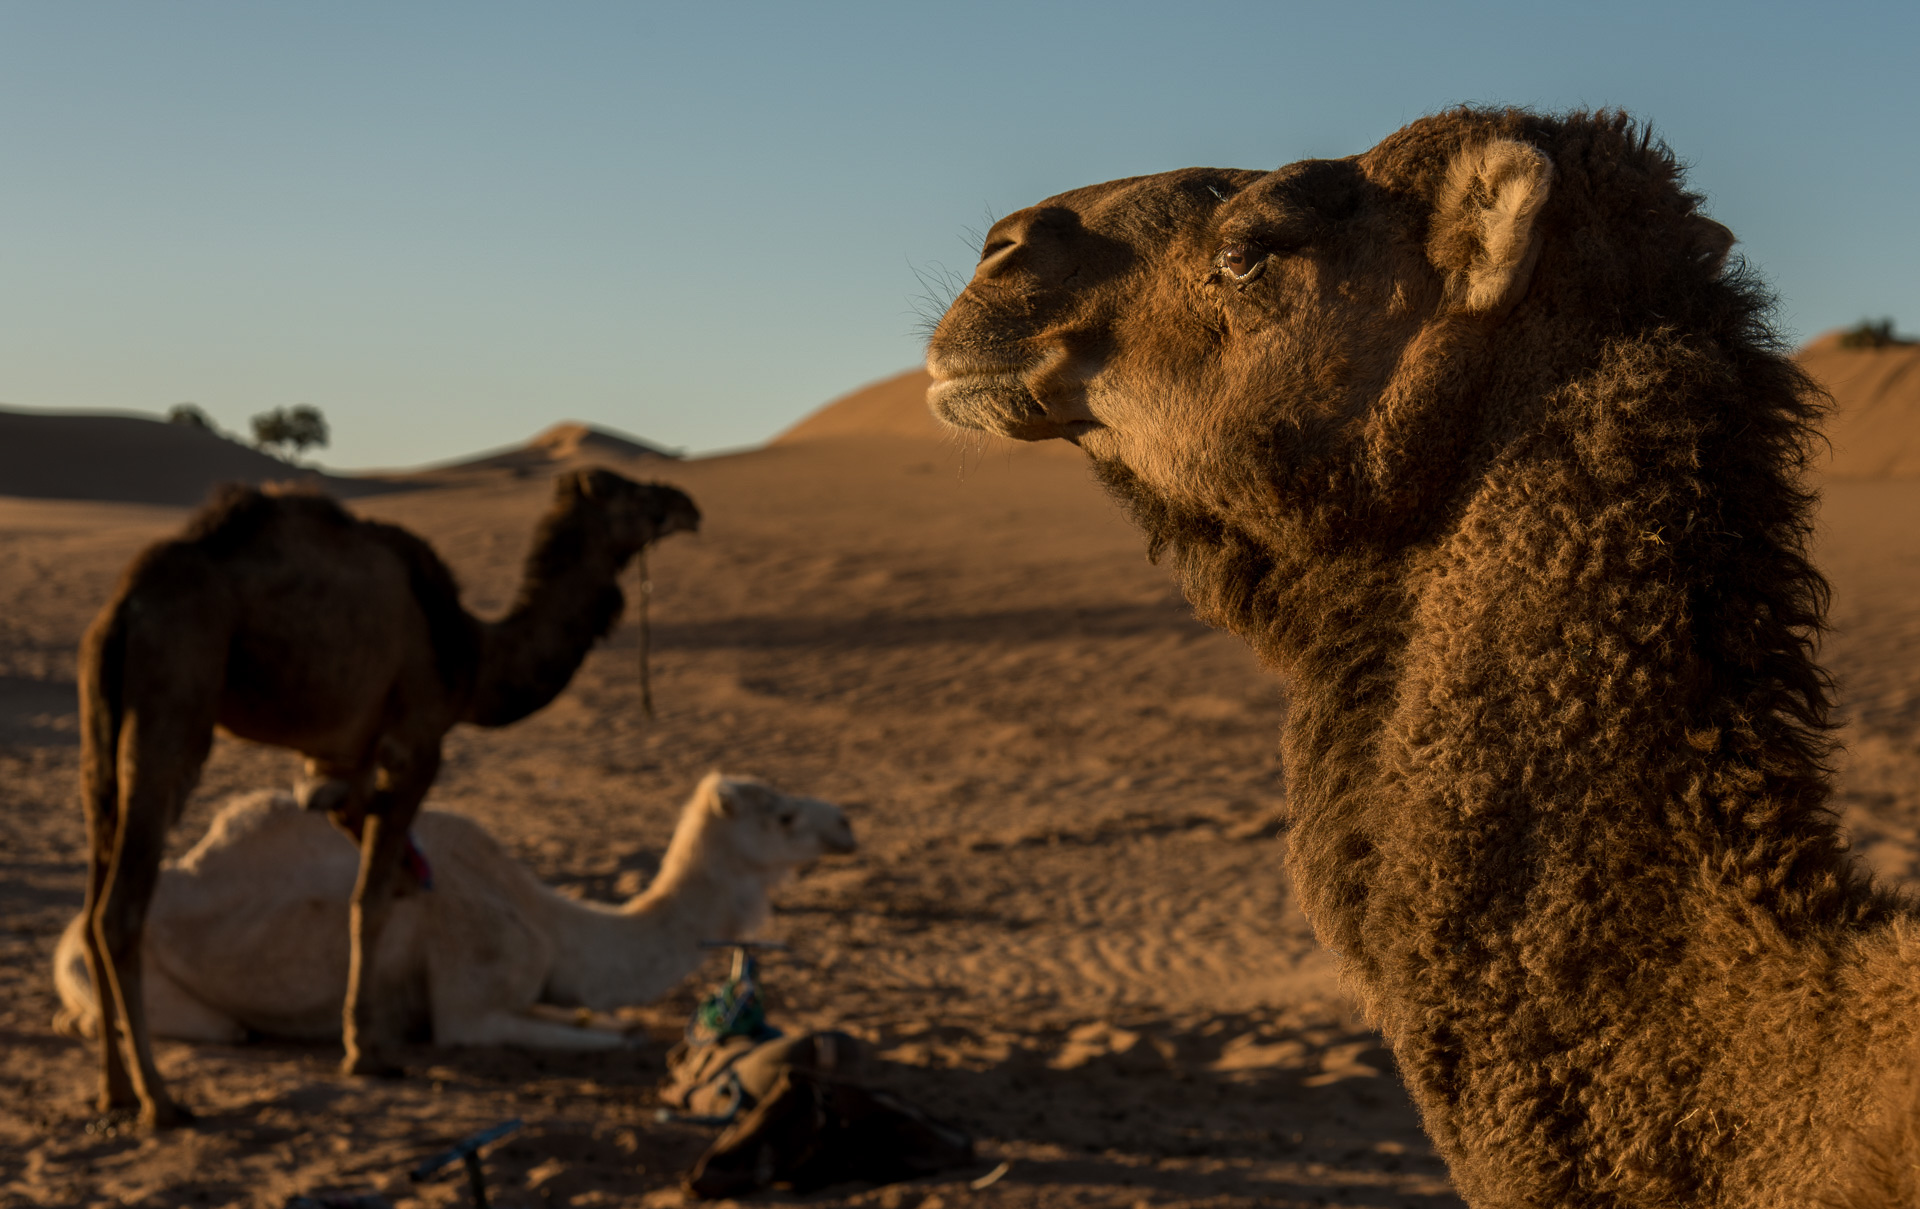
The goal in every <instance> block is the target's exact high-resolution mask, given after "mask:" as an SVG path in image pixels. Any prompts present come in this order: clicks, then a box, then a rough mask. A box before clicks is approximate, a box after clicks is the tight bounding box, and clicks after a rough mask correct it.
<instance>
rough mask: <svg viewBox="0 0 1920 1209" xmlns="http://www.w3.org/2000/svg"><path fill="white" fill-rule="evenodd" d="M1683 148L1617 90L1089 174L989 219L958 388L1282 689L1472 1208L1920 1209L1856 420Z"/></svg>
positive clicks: (1363, 933) (1415, 1079) (1326, 935)
mask: <svg viewBox="0 0 1920 1209" xmlns="http://www.w3.org/2000/svg"><path fill="white" fill-rule="evenodd" d="M1681 175H1682V174H1681V170H1680V168H1679V166H1678V164H1677V163H1676V161H1675V160H1674V158H1673V157H1672V155H1671V154H1670V153H1669V152H1668V151H1667V150H1666V149H1665V148H1664V147H1662V146H1660V145H1659V144H1657V143H1656V142H1654V141H1653V140H1652V139H1651V138H1649V137H1648V136H1647V134H1646V133H1645V132H1644V131H1643V130H1640V129H1637V128H1636V127H1635V126H1634V125H1633V124H1631V123H1630V122H1629V121H1628V120H1627V119H1625V118H1624V117H1622V116H1620V115H1616V114H1572V115H1568V116H1566V117H1563V118H1555V117H1547V116H1542V115H1537V114H1532V113H1526V112H1519V111H1478V110H1458V111H1454V112H1450V113H1446V114H1442V115H1439V116H1436V117H1432V118H1427V119H1424V120H1422V121H1419V122H1416V123H1414V124H1412V125H1411V126H1408V127H1407V128H1406V129H1404V130H1401V131H1399V132H1398V133H1396V134H1394V135H1392V136H1390V137H1389V138H1387V139H1386V140H1385V141H1383V142H1382V143H1381V144H1380V145H1379V146H1377V147H1375V148H1373V149H1372V150H1371V151H1368V152H1366V153H1364V154H1362V155H1358V156H1355V157H1352V158H1349V159H1340V160H1318V161H1306V162H1303V163H1297V164H1290V165H1287V166H1286V167H1283V168H1280V169H1278V170H1277V171H1273V172H1257V171H1256V172H1249V171H1227V170H1215V169H1189V170H1185V171H1179V172H1169V173H1163V174H1161V175H1158V176H1147V177H1137V178H1134V179H1131V180H1122V181H1114V182H1111V183H1109V184H1104V185H1094V186H1091V187H1089V188H1085V189H1079V190H1076V191H1074V192H1071V193H1065V194H1062V195H1060V196H1058V197H1054V198H1052V199H1050V200H1048V201H1045V202H1042V203H1041V204H1039V205H1038V206H1035V207H1033V208H1031V209H1027V210H1022V211H1020V212H1018V213H1016V214H1012V215H1009V216H1008V217H1007V218H1005V219H1003V220H1001V221H1000V222H999V223H997V224H995V225H994V227H993V229H992V230H991V231H990V232H989V233H988V236H987V242H986V247H985V249H984V250H983V254H982V257H981V261H980V265H979V268H978V269H977V270H976V271H975V273H974V277H973V281H972V283H971V284H970V285H969V286H968V287H967V289H966V290H965V292H964V293H963V294H962V295H961V296H960V297H959V298H958V299H957V300H956V301H955V302H954V304H953V306H952V308H951V309H950V310H949V312H948V313H947V315H946V317H945V318H944V319H943V320H942V321H941V323H940V325H939V327H938V329H937V331H936V332H935V334H934V337H933V340H932V343H931V346H930V348H929V351H928V368H929V369H930V371H931V372H932V375H933V378H934V384H933V386H932V388H931V391H930V399H931V401H932V404H933V407H934V409H935V410H936V411H937V412H938V413H939V414H940V415H941V416H943V417H944V418H945V419H946V420H948V421H949V422H951V423H954V424H956V425H960V426H963V427H967V428H973V429H984V430H987V431H992V432H999V433H1003V434H1006V435H1009V436H1014V437H1019V438H1022V439H1028V440H1038V439H1043V438H1049V437H1063V438H1066V439H1068V440H1072V441H1075V442H1077V443H1078V444H1079V445H1080V446H1081V447H1082V448H1083V449H1084V450H1085V451H1086V452H1087V453H1088V454H1089V455H1090V456H1091V457H1092V459H1093V461H1094V463H1095V465H1096V467H1097V469H1098V472H1099V474H1100V475H1101V477H1102V478H1103V480H1104V481H1105V482H1106V484H1107V485H1108V486H1109V488H1110V489H1111V490H1112V491H1113V493H1114V494H1115V495H1116V496H1117V497H1118V498H1119V499H1120V500H1121V501H1122V502H1123V504H1124V505H1125V506H1126V507H1127V508H1128V509H1129V510H1130V511H1131V513H1132V515H1133V517H1134V518H1135V519H1136V521H1137V522H1138V523H1139V524H1140V525H1141V527H1142V528H1143V529H1144V530H1145V531H1146V533H1147V535H1148V539H1149V541H1150V549H1151V550H1152V551H1153V552H1154V553H1156V554H1164V555H1166V556H1168V557H1170V558H1171V560H1172V562H1173V565H1174V567H1175V569H1176V570H1177V572H1178V574H1179V576H1180V578H1181V580H1182V583H1183V586H1184V588H1185V591H1186V593H1187V596H1188V598H1189V599H1190V600H1191V601H1192V602H1193V603H1194V605H1195V606H1196V608H1197V610H1198V611H1199V613H1200V614H1201V616H1203V617H1204V618H1206V619H1207V620H1209V621H1211V622H1212V623H1214V624H1216V625H1219V626H1222V627H1225V628H1228V629H1231V630H1233V631H1234V632H1236V633H1238V634H1240V635H1241V636H1243V637H1244V638H1245V639H1246V640H1247V641H1248V642H1249V643H1250V644H1251V645H1252V646H1253V647H1254V648H1255V650H1257V651H1258V652H1259V654H1260V655H1261V657H1262V658H1263V659H1264V660H1265V661H1266V662H1267V663H1268V664H1269V665H1270V666H1272V667H1273V668H1275V669H1276V670H1278V671H1279V672H1281V673H1282V674H1283V675H1285V676H1286V677H1287V679H1288V682H1289V693H1290V699H1291V705H1290V708H1289V712H1288V718H1287V722H1286V728H1285V732H1284V746H1285V752H1286V758H1287V764H1288V772H1289V777H1290V789H1289V797H1290V811H1291V820H1292V821H1291V827H1290V830H1289V833H1288V840H1287V849H1288V851H1287V861H1288V864H1289V867H1290V869H1291V872H1292V876H1293V879H1294V884H1295V886H1296V887H1297V888H1298V890H1299V893H1300V895H1301V901H1302V903H1303V905H1304V906H1305V908H1306V910H1307V913H1308V916H1309V918H1310V919H1311V920H1312V921H1313V924H1314V927H1315V928H1316V929H1317V931H1318V933H1319V935H1320V937H1321V938H1322V940H1323V941H1325V942H1326V943H1327V944H1328V945H1329V946H1331V947H1332V948H1333V949H1334V950H1335V951H1336V952H1337V953H1338V954H1339V957H1340V961H1341V963H1342V965H1343V966H1344V968H1345V971H1346V973H1347V976H1348V977H1349V979H1350V981H1351V985H1353V986H1354V987H1355V988H1357V990H1358V991H1359V992H1360V994H1361V996H1362V998H1363V1000H1364V1003H1365V1006H1366V1008H1367V1010H1368V1012H1369V1014H1370V1017H1371V1019H1372V1020H1373V1021H1375V1022H1376V1023H1377V1025H1378V1026H1379V1027H1380V1029H1381V1030H1382V1032H1383V1033H1384V1034H1385V1036H1386V1038H1387V1041H1388V1043H1389V1044H1390V1045H1391V1046H1392V1048H1393V1052H1394V1055H1395V1057H1396V1058H1397V1060H1398V1063H1399V1067H1400V1071H1401V1074H1402V1075H1403V1077H1404V1078H1405V1080H1406V1082H1407V1086H1408V1088H1409V1089H1410V1091H1411V1092H1412V1094H1413V1097H1414V1099H1415V1101H1416V1102H1417V1103H1418V1105H1419V1107H1420V1111H1421V1113H1422V1115H1423V1117H1424V1119H1425V1123H1426V1127H1427V1129H1428V1131H1429V1132H1430V1133H1431V1134H1432V1136H1433V1138H1434V1140H1435V1143H1436V1144H1437V1146H1438V1147H1439V1149H1440V1151H1441V1153H1442V1154H1443V1155H1445V1157H1446V1159H1447V1161H1448V1163H1449V1164H1450V1165H1451V1168H1452V1171H1453V1177H1454V1180H1455V1182H1456V1184H1457V1186H1458V1188H1459V1189H1460V1192H1461V1194H1462V1195H1464V1196H1465V1197H1466V1198H1467V1200H1468V1201H1469V1202H1470V1203H1471V1204H1473V1205H1475V1206H1476V1207H1480V1209H1487V1207H1492V1206H1509V1207H1512V1209H1520V1207H1521V1206H1528V1207H1539V1206H1564V1207H1570V1209H1574V1207H1577V1209H1599V1207H1602V1206H1605V1207H1608V1209H1618V1207H1621V1206H1645V1207H1648V1209H1652V1207H1654V1206H1661V1207H1671V1206H1694V1207H1707V1206H1713V1207H1731V1206H1787V1205H1814V1204H1822V1203H1837V1202H1839V1201H1841V1200H1843V1199H1847V1198H1857V1199H1856V1200H1855V1202H1854V1203H1861V1204H1866V1203H1879V1204H1913V1203H1916V1201H1915V1199H1913V1198H1914V1191H1915V1190H1914V1186H1913V1182H1914V1177H1915V1173H1916V1171H1920V1167H1916V1162H1915V1160H1916V1157H1917V1153H1916V1152H1917V1150H1920V1137H1916V1135H1915V1132H1914V1130H1913V1122H1914V1121H1915V1120H1916V1117H1915V1095H1914V1083H1913V1081H1912V1078H1911V1073H1910V1072H1911V1071H1912V1070H1913V1060H1914V1053H1913V1050H1914V1041H1915V1037H1916V1033H1920V911H1916V909H1915V907H1914V905H1913V904H1912V903H1910V902H1908V901H1906V900H1904V899H1902V898H1899V897H1896V896H1894V895H1892V894H1890V893H1887V892H1886V891H1884V890H1881V889H1878V888H1876V887H1875V886H1874V885H1873V884H1872V883H1871V881H1870V879H1869V878H1868V877H1867V875H1866V874H1865V873H1864V872H1863V870H1862V869H1861V867H1860V866H1859V865H1858V863H1857V862H1856V860H1855V859H1854V857H1853V856H1852V855H1851V853H1850V852H1849V851H1848V849H1847V846H1846V844H1845V843H1844V842H1843V840H1842V839H1841V837H1840V835H1839V833H1838V829H1837V825H1836V822H1835V818H1834V816H1833V814H1832V812H1831V810H1830V809H1829V806H1828V799H1829V796H1830V792H1831V777H1830V773H1829V769H1828V761H1829V759H1830V757H1831V753H1832V744H1831V741H1830V739H1829V737H1828V727H1829V721H1828V718H1829V711H1830V706H1831V697H1830V686H1829V684H1828V680H1827V677H1826V675H1825V673H1824V672H1823V671H1822V670H1821V669H1820V667H1819V666H1818V664H1817V663H1816V662H1815V661H1814V658H1813V645H1814V641H1815V639H1816V637H1817V635H1818V631H1819V629H1820V626H1821V624H1822V620H1823V614H1824V609H1825V604H1826V585H1825V583H1824V582H1823V581H1822V579H1821V577H1820V576H1819V574H1818V572H1817V571H1815V570H1814V568H1813V567H1812V566H1811V565H1810V563H1809V562H1808V556H1807V543H1808V534H1809V528H1810V524H1811V516H1812V508H1813V504H1814V498H1813V495H1812V493H1811V490H1810V489H1809V487H1808V486H1807V485H1806V483H1805V482H1804V479H1803V475H1804V472H1805V470H1806V467H1807V459H1808V451H1809V448H1810V446H1811V445H1812V443H1813V442H1815V441H1816V440H1817V436H1816V432H1815V424H1816V423H1817V421H1818V418H1819V415H1820V409H1821V406H1822V400H1821V396H1820V393H1819V391H1818V389H1817V388H1816V387H1814V386H1813V384H1812V383H1811V382H1809V381H1808V380H1807V378H1806V377H1805V376H1804V375H1802V374H1801V373H1800V372H1799V371H1798V370H1797V369H1796V368H1795V367H1794V365H1793V363H1792V362H1791V361H1789V360H1788V359H1787V358H1786V357H1785V356H1783V355H1782V353H1781V346H1780V342H1779V341H1778V339H1777V338H1776V337H1775V335H1774V333H1773V332H1772V331H1771V329H1770V328H1769V326H1768V303H1769V300H1768V297H1767V295H1766V292H1765V291H1764V289H1763V288H1762V287H1761V286H1760V285H1759V284H1758V283H1757V282H1756V281H1755V280H1754V279H1753V278H1752V277H1751V276H1750V275H1749V274H1748V272H1747V271H1746V269H1745V268H1744V266H1742V265H1740V264H1738V263H1737V262H1736V263H1735V264H1733V265H1731V266H1729V264H1728V263H1727V253H1728V251H1729V248H1730V245H1731V243H1732V237H1731V235H1730V234H1729V233H1728V232H1727V231H1726V229H1725V228H1724V227H1722V226H1720V225H1719V224H1718V223H1715V222H1713V221H1712V220H1711V219H1709V218H1707V217H1706V216H1704V215H1703V214H1702V213H1701V212H1700V199H1699V198H1698V197H1696V196H1694V195H1692V194H1690V193H1688V192H1686V191H1685V189H1684V188H1683V185H1682V179H1681ZM1889 1072H1891V1073H1890V1074H1889Z"/></svg>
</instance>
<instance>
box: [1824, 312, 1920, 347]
mask: <svg viewBox="0 0 1920 1209" xmlns="http://www.w3.org/2000/svg"><path fill="white" fill-rule="evenodd" d="M1912 343H1914V342H1913V341H1912V340H1911V339H1908V338H1907V337H1905V336H1900V335H1896V334H1895V333H1894V330H1893V320H1891V319H1862V320H1861V321H1860V322H1859V323H1857V324H1855V325H1854V326H1852V327H1850V328H1848V329H1847V330H1846V331H1844V332H1842V333H1840V347H1841V348H1893V347H1894V346H1896V345H1903V344H1912Z"/></svg>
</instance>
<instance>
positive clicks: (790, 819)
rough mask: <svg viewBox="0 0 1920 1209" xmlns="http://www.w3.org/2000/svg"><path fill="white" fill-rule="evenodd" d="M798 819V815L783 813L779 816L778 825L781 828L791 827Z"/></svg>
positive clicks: (790, 812)
mask: <svg viewBox="0 0 1920 1209" xmlns="http://www.w3.org/2000/svg"><path fill="white" fill-rule="evenodd" d="M799 817H800V816H799V815H797V814H795V813H794V812H793V811H791V810H788V811H783V812H782V813H781V815H780V825H781V826H782V827H791V826H793V824H794V820H795V819H797V818H799Z"/></svg>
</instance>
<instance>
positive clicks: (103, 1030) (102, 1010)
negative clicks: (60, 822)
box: [81, 811, 140, 1113]
mask: <svg viewBox="0 0 1920 1209" xmlns="http://www.w3.org/2000/svg"><path fill="white" fill-rule="evenodd" d="M88 813H89V815H91V814H92V813H93V812H92V811H89V812H88ZM115 821H116V820H115V819H111V818H105V819H103V818H92V817H90V818H88V820H87V823H88V828H87V830H88V832H89V833H90V835H89V838H90V841H91V845H92V850H91V852H90V853H89V854H88V861H87V901H86V906H85V907H84V908H82V916H81V918H82V919H83V920H84V921H85V925H84V926H83V927H82V929H81V936H82V947H83V949H84V950H85V952H86V955H87V976H88V977H89V978H91V979H92V980H93V999H94V1003H95V1005H96V1006H97V1008H98V1009H99V1018H98V1020H97V1021H96V1022H95V1031H94V1033H93V1038H94V1043H95V1045H96V1047H97V1052H98V1053H99V1057H100V1097H99V1099H98V1100H97V1101H95V1104H94V1107H95V1108H97V1109H98V1110H99V1111H101V1112H103V1113H109V1112H120V1111H123V1110H127V1109H133V1108H138V1107H139V1105H140V1097H139V1095H138V1094H136V1093H135V1091H134V1090H133V1080H132V1079H131V1078H129V1077H128V1075H127V1059H126V1054H125V1053H124V1052H123V1051H122V1050H121V1048H120V1018H119V1014H118V1013H116V1012H115V1011H114V996H113V990H112V987H113V983H112V982H111V981H109V979H108V975H107V964H108V963H107V952H106V947H105V945H103V944H102V943H101V939H100V900H101V899H102V898H103V897H104V896H105V891H106V886H107V875H108V872H109V871H110V870H111V869H112V867H113V850H114V833H115V831H116V830H117V828H116V827H115V826H114V823H115Z"/></svg>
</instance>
